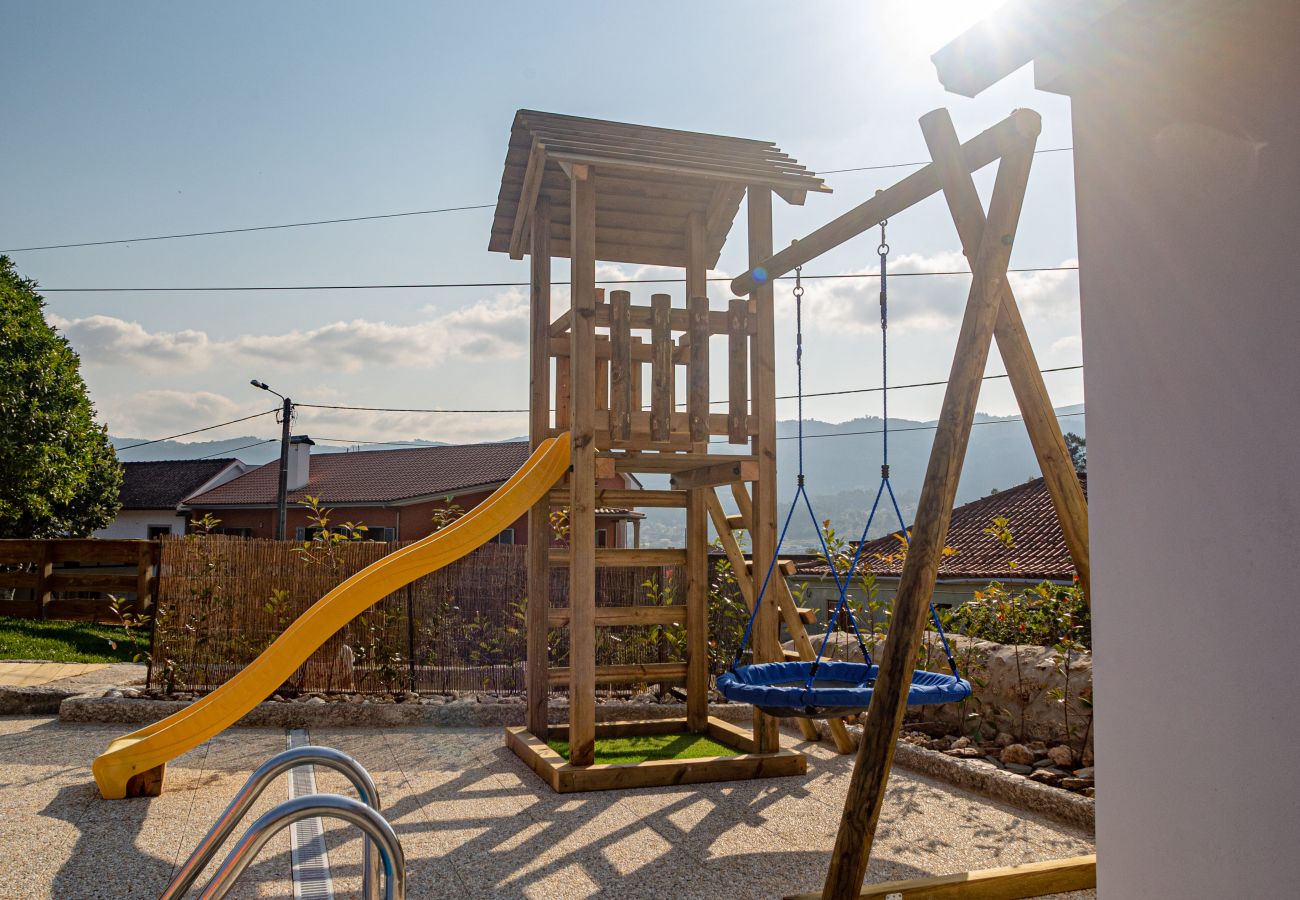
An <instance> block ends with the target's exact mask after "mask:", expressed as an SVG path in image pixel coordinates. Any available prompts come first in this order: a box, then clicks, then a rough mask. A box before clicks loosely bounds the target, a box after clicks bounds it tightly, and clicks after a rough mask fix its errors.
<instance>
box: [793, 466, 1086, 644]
mask: <svg viewBox="0 0 1300 900" xmlns="http://www.w3.org/2000/svg"><path fill="white" fill-rule="evenodd" d="M1079 479H1080V481H1082V482H1083V487H1084V491H1085V492H1086V491H1087V489H1088V481H1087V476H1086V475H1080V476H1079ZM1004 520H1005V524H1004V525H1002V526H1001V527H999V524H998V523H1002V522H1003V521H1004ZM946 546H947V547H948V548H950V550H951V552H950V553H949V554H948V555H946V556H945V557H944V558H943V561H942V562H941V563H940V564H939V580H938V582H937V583H936V585H935V589H934V605H935V606H936V607H946V608H952V607H955V606H960V605H961V604H962V603H965V602H966V601H967V600H970V599H971V598H972V597H973V596H974V594H975V591H977V590H980V589H982V588H983V587H985V586H986V585H988V583H989V582H990V581H1000V582H1002V583H1004V584H1039V583H1041V582H1043V581H1050V582H1053V583H1056V584H1070V583H1071V582H1073V580H1074V574H1075V571H1074V562H1073V561H1072V560H1071V559H1070V551H1069V549H1068V548H1067V547H1066V544H1065V537H1064V536H1063V535H1062V534H1061V526H1060V523H1059V522H1058V521H1057V518H1056V512H1055V510H1054V509H1053V508H1052V498H1051V495H1050V494H1049V493H1048V491H1047V486H1046V484H1045V483H1044V481H1043V479H1042V478H1035V479H1033V480H1032V481H1027V482H1025V483H1024V484H1020V485H1016V486H1015V487H1013V488H1008V489H1007V490H1005V491H997V492H995V493H992V494H989V495H988V496H987V497H982V498H980V499H979V500H975V501H973V502H971V503H967V504H965V505H964V506H959V507H957V508H956V509H954V510H953V511H952V523H951V524H950V525H949V526H948V540H947V543H946ZM902 550H903V545H902V536H901V535H900V534H898V533H894V534H888V535H885V536H884V537H880V538H876V539H875V540H873V541H869V542H868V543H867V544H866V545H865V546H864V547H863V548H862V553H861V555H860V558H859V563H858V569H857V571H858V573H865V572H868V571H869V572H871V573H872V574H873V575H875V579H876V587H877V589H878V591H879V593H878V594H877V596H876V599H877V600H879V601H882V602H884V603H885V604H886V605H888V603H889V601H891V600H892V599H893V597H894V594H895V593H896V591H897V588H898V579H899V577H900V576H901V575H902V571H903V558H904V554H903V553H902V552H901V551H902ZM795 571H796V574H795V575H794V576H792V577H791V579H790V581H791V589H792V590H797V589H802V590H803V592H804V593H803V594H802V597H803V602H802V605H804V606H809V607H821V608H823V609H824V610H825V611H826V615H829V614H830V613H831V611H833V610H834V608H835V605H836V603H837V602H838V601H839V589H838V588H837V587H836V586H835V580H834V579H833V578H832V577H831V572H830V567H829V566H828V565H827V564H826V561H825V560H824V559H822V558H821V557H814V558H812V559H808V560H805V561H802V562H800V563H798V565H797V567H796V570H795ZM850 597H851V598H852V599H854V600H858V601H861V600H863V599H864V598H863V596H862V590H861V587H860V586H859V585H858V584H855V585H854V586H853V587H851V589H850ZM823 621H825V618H823Z"/></svg>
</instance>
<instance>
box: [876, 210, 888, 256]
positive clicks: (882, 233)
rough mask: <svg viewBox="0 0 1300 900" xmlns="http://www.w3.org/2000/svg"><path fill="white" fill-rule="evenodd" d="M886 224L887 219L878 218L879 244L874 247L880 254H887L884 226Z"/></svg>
mask: <svg viewBox="0 0 1300 900" xmlns="http://www.w3.org/2000/svg"><path fill="white" fill-rule="evenodd" d="M888 224H889V220H888V219H881V220H880V246H879V247H877V248H876V253H878V254H879V255H881V256H888V255H889V244H887V243H885V226H886V225H888Z"/></svg>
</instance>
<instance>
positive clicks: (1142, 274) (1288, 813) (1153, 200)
mask: <svg viewBox="0 0 1300 900" xmlns="http://www.w3.org/2000/svg"><path fill="white" fill-rule="evenodd" d="M1269 5H1271V6H1272V8H1273V11H1274V13H1275V14H1276V15H1275V20H1274V24H1273V25H1272V26H1270V27H1268V28H1264V29H1253V28H1251V27H1248V26H1247V27H1244V28H1243V32H1233V31H1232V29H1226V30H1225V31H1224V33H1222V34H1220V35H1217V36H1216V40H1217V49H1216V53H1215V54H1213V55H1209V56H1202V57H1200V59H1197V60H1187V61H1185V64H1184V65H1179V66H1175V67H1173V68H1170V67H1168V65H1167V63H1168V60H1166V61H1165V63H1166V66H1165V67H1164V68H1163V69H1162V72H1161V77H1160V78H1158V79H1157V78H1154V77H1153V78H1152V80H1151V81H1150V82H1149V83H1144V82H1143V81H1142V80H1141V79H1136V80H1135V79H1134V78H1133V77H1132V74H1131V73H1125V75H1124V78H1122V79H1119V80H1117V79H1113V78H1110V77H1108V75H1107V73H1105V72H1096V73H1091V75H1090V77H1088V78H1086V79H1082V80H1081V81H1082V83H1080V84H1078V86H1077V88H1076V93H1075V94H1074V107H1073V108H1074V147H1075V152H1074V155H1075V165H1076V178H1077V185H1076V188H1077V198H1078V199H1077V203H1078V226H1079V245H1080V260H1081V264H1082V271H1081V290H1082V310H1083V356H1084V364H1085V388H1086V394H1087V410H1088V471H1089V479H1088V492H1089V501H1090V511H1091V545H1092V565H1093V603H1094V607H1093V610H1094V624H1093V640H1094V652H1095V662H1096V668H1095V690H1096V695H1095V699H1096V715H1097V718H1096V748H1097V828H1098V832H1097V837H1098V855H1099V872H1098V877H1099V893H1100V895H1101V896H1102V897H1103V898H1112V897H1113V898H1128V897H1252V898H1254V897H1259V898H1272V897H1287V896H1296V893H1295V892H1296V884H1297V883H1300V853H1297V852H1296V847H1297V841H1300V766H1297V765H1296V760H1297V758H1298V755H1300V699H1298V698H1300V694H1298V693H1297V691H1296V684H1297V675H1296V673H1295V669H1294V667H1295V664H1296V659H1297V654H1298V653H1300V627H1298V626H1297V622H1298V621H1300V616H1298V611H1300V597H1298V596H1297V594H1296V590H1295V583H1294V568H1295V565H1296V562H1297V556H1298V555H1300V290H1298V289H1297V284H1300V281H1298V280H1297V279H1298V277H1300V276H1298V275H1297V272H1296V271H1295V270H1296V265H1297V251H1300V156H1298V150H1297V148H1298V147H1300V128H1298V127H1297V121H1298V119H1300V115H1298V114H1297V110H1300V104H1298V103H1297V101H1296V100H1295V96H1296V83H1297V73H1300V51H1297V46H1298V45H1297V41H1296V39H1295V38H1296V36H1297V32H1298V31H1300V29H1297V27H1296V25H1297V16H1296V14H1295V11H1294V9H1295V7H1294V5H1292V7H1291V8H1290V9H1288V11H1286V12H1285V13H1282V10H1283V8H1284V6H1285V4H1280V3H1279V4H1264V6H1269ZM1262 8H1263V7H1255V9H1257V10H1258V9H1262ZM1274 34H1276V37H1277V38H1279V39H1277V40H1274V39H1273V35H1274ZM1171 43H1172V42H1171ZM1148 51H1149V52H1152V53H1158V52H1164V49H1163V48H1160V47H1158V46H1149V47H1148ZM1169 52H1173V51H1169ZM1288 73H1289V75H1288ZM1279 76H1280V77H1279ZM1279 97H1283V98H1285V97H1289V98H1290V100H1289V101H1286V102H1282V103H1279V102H1278V99H1279ZM1175 99H1177V101H1178V102H1182V103H1185V104H1186V106H1185V107H1183V108H1181V109H1180V108H1177V107H1171V106H1170V101H1171V100H1175ZM1288 109H1289V112H1288V111H1287V110H1288ZM1279 113H1280V115H1279ZM1198 120H1199V121H1198ZM1206 122H1209V123H1211V124H1210V125H1209V126H1208V129H1209V130H1206V128H1207V126H1206V125H1205V124H1204V123H1206ZM1242 131H1248V132H1249V135H1250V139H1251V140H1252V141H1256V142H1261V141H1262V142H1267V146H1265V147H1263V148H1261V152H1260V153H1259V154H1258V156H1257V157H1256V156H1254V155H1253V154H1243V153H1241V152H1240V151H1241V148H1240V147H1236V148H1235V149H1234V144H1233V141H1232V140H1224V138H1225V136H1230V135H1233V134H1234V133H1235V134H1236V135H1237V136H1240V134H1241V132H1242ZM1156 701H1158V702H1156Z"/></svg>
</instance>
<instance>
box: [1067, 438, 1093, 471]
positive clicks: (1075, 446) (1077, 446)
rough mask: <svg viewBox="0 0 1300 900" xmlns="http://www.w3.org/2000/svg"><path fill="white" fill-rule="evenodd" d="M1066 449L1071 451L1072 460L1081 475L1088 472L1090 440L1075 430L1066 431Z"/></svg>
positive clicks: (1075, 469)
mask: <svg viewBox="0 0 1300 900" xmlns="http://www.w3.org/2000/svg"><path fill="white" fill-rule="evenodd" d="M1065 449H1066V450H1069V451H1070V462H1072V463H1074V471H1076V472H1078V473H1079V474H1080V475H1087V474H1088V441H1087V440H1086V439H1085V438H1082V437H1080V436H1079V435H1077V434H1075V433H1074V432H1073V431H1067V432H1066V433H1065Z"/></svg>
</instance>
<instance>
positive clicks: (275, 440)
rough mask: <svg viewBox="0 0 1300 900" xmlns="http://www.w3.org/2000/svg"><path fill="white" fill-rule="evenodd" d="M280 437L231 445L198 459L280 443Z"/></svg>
mask: <svg viewBox="0 0 1300 900" xmlns="http://www.w3.org/2000/svg"><path fill="white" fill-rule="evenodd" d="M279 441H280V439H279V438H267V439H266V440H264V441H253V443H251V444H244V445H243V446H242V447H231V448H229V449H226V450H218V451H217V452H216V453H209V454H208V455H207V456H199V457H196V458H197V459H212V457H214V456H225V455H226V454H227V453H238V452H239V451H240V450H247V449H248V448H249V447H260V446H262V445H263V444H276V443H279Z"/></svg>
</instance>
